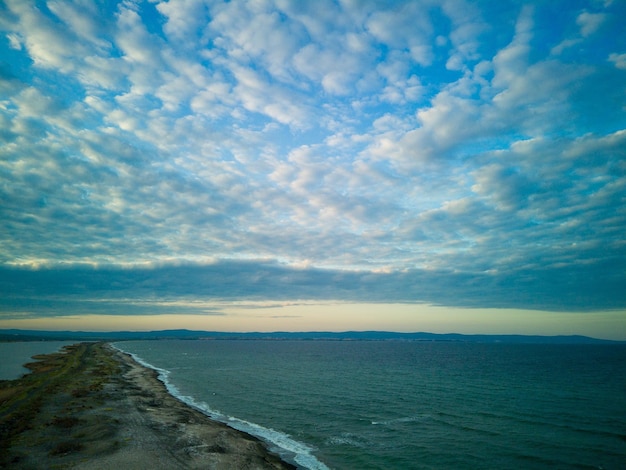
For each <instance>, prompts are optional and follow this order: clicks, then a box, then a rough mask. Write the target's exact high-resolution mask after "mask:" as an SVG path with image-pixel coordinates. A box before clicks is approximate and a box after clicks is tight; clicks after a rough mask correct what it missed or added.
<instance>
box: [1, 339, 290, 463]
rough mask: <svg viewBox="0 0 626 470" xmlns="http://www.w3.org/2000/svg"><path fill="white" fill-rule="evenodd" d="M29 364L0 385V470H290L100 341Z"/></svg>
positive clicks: (259, 445) (257, 442)
mask: <svg viewBox="0 0 626 470" xmlns="http://www.w3.org/2000/svg"><path fill="white" fill-rule="evenodd" d="M35 357H36V358H37V359H38V360H40V361H41V362H36V363H32V364H29V365H27V367H29V368H30V369H32V370H33V372H32V373H31V374H27V375H25V376H24V377H23V378H21V379H19V380H13V381H0V468H23V469H30V468H33V469H35V468H76V469H90V470H91V469H94V468H98V469H101V470H106V469H116V470H120V469H125V470H132V469H150V470H157V469H176V468H189V469H196V468H198V469H199V468H202V469H294V468H295V467H294V466H292V465H290V464H288V463H285V462H283V461H282V460H281V459H280V458H279V457H278V456H276V455H274V454H273V453H271V452H269V451H268V449H267V448H266V447H265V446H264V444H263V443H262V442H261V441H260V440H258V439H256V438H255V437H253V436H250V435H248V434H245V433H242V432H240V431H237V430H235V429H232V428H229V427H228V426H226V425H224V424H222V423H219V422H216V421H213V420H212V419H210V418H209V417H207V416H206V415H204V414H202V413H201V412H199V411H197V410H195V409H192V408H190V407H188V406H187V405H185V404H184V403H182V402H181V401H179V400H178V399H176V398H174V397H173V396H172V395H170V394H169V393H168V392H167V390H166V388H165V386H164V385H163V383H162V382H161V381H159V380H158V379H157V375H156V372H155V371H153V370H151V369H148V368H145V367H143V366H141V365H140V364H138V363H137V362H135V361H134V360H133V359H132V358H131V357H130V356H129V355H127V354H124V353H122V352H120V351H118V350H116V349H114V348H112V347H111V346H110V345H108V344H106V343H80V344H77V345H73V346H70V347H67V348H66V349H65V351H63V352H62V353H56V354H51V355H45V356H35Z"/></svg>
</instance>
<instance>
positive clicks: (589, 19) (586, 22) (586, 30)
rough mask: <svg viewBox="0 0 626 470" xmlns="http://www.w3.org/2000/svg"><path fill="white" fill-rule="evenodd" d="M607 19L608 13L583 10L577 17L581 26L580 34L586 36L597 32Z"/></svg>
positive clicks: (577, 21)
mask: <svg viewBox="0 0 626 470" xmlns="http://www.w3.org/2000/svg"><path fill="white" fill-rule="evenodd" d="M605 20H606V14H604V13H589V12H588V11H583V12H582V13H581V14H580V15H578V18H576V23H577V24H578V26H580V34H581V35H582V36H583V37H585V38H586V37H587V36H590V35H591V34H593V33H595V32H596V31H597V30H598V28H600V26H602V23H603V22H604V21H605Z"/></svg>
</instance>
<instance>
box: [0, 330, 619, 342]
mask: <svg viewBox="0 0 626 470" xmlns="http://www.w3.org/2000/svg"><path fill="white" fill-rule="evenodd" d="M159 339H207V340H208V339H215V340H220V339H236V340H253V339H255V340H259V339H261V340H276V341H278V340H334V341H455V342H472V343H518V344H530V343H534V344H538V343H550V344H626V342H625V341H613V340H607V339H598V338H591V337H589V336H581V335H566V336H540V335H486V334H475V335H466V334H460V333H447V334H441V333H426V332H416V333H398V332H393V331H344V332H330V331H303V332H285V331H276V332H270V333H263V332H249V333H239V332H220V331H194V330H185V329H181V330H159V331H112V332H89V331H39V330H19V329H4V330H3V329H0V341H125V340H159Z"/></svg>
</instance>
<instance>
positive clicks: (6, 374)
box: [0, 341, 73, 380]
mask: <svg viewBox="0 0 626 470" xmlns="http://www.w3.org/2000/svg"><path fill="white" fill-rule="evenodd" d="M68 344H73V342H72V341H15V342H6V343H5V342H0V380H14V379H19V378H20V377H21V376H22V375H24V374H27V373H29V372H30V370H28V369H27V368H26V367H24V364H26V363H28V362H33V359H32V356H34V355H37V354H48V353H53V352H56V351H58V350H60V349H61V348H62V347H63V346H65V345H68Z"/></svg>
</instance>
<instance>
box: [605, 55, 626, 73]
mask: <svg viewBox="0 0 626 470" xmlns="http://www.w3.org/2000/svg"><path fill="white" fill-rule="evenodd" d="M609 62H613V64H615V67H617V68H618V69H621V70H626V54H617V53H611V54H610V55H609Z"/></svg>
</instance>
